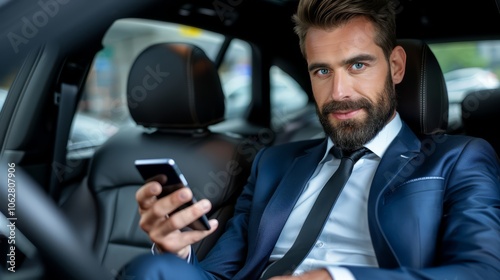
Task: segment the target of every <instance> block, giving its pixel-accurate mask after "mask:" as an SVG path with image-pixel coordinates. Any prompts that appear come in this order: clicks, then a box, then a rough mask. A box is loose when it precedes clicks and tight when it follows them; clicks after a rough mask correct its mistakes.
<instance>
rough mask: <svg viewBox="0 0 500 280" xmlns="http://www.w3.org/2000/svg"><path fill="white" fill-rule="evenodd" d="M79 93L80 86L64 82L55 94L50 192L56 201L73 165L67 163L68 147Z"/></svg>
mask: <svg viewBox="0 0 500 280" xmlns="http://www.w3.org/2000/svg"><path fill="white" fill-rule="evenodd" d="M77 94H78V87H77V86H76V85H71V84H67V83H62V84H61V92H60V93H59V92H56V93H55V95H54V103H55V104H56V106H58V107H59V110H58V114H57V127H56V135H55V142H54V157H53V161H52V165H51V166H52V172H51V178H50V185H49V193H50V195H51V197H52V198H54V199H55V200H56V201H57V199H59V184H60V183H61V182H62V181H63V180H64V174H65V173H66V172H68V171H70V170H71V167H70V166H68V165H67V163H66V152H67V151H66V148H67V145H68V138H69V133H70V130H71V123H72V120H73V115H74V113H75V110H76V101H77Z"/></svg>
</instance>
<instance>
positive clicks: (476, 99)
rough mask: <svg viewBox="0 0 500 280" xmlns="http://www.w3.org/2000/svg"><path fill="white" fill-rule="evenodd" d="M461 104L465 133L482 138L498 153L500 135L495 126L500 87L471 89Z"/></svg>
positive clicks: (497, 116) (499, 116) (499, 152)
mask: <svg viewBox="0 0 500 280" xmlns="http://www.w3.org/2000/svg"><path fill="white" fill-rule="evenodd" d="M461 105H462V106H461V107H462V125H463V128H464V132H465V134H467V135H470V136H475V137H479V138H483V139H484V140H486V141H488V142H489V143H490V144H491V145H492V146H493V148H494V149H495V151H496V153H497V155H500V136H499V135H498V131H497V129H496V128H495V127H497V126H496V125H495V122H496V121H498V120H499V119H500V88H496V89H482V90H476V91H471V92H469V93H468V94H467V95H466V96H465V98H464V99H463V100H462V104H461Z"/></svg>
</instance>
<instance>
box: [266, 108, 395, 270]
mask: <svg viewBox="0 0 500 280" xmlns="http://www.w3.org/2000/svg"><path fill="white" fill-rule="evenodd" d="M401 126H402V124H401V119H400V117H399V115H398V114H396V116H395V118H394V119H393V120H392V121H391V122H390V123H389V124H388V125H386V126H385V127H384V128H383V129H382V130H381V131H380V133H379V134H377V136H376V137H375V138H374V139H373V140H371V141H370V142H369V143H367V144H366V145H365V147H367V148H369V149H370V150H371V151H372V152H373V153H372V154H368V155H366V156H364V157H363V158H361V159H360V160H359V161H358V162H356V164H355V165H354V168H353V171H352V174H351V176H350V178H349V180H348V181H347V183H346V185H345V187H344V189H343V190H342V192H341V194H340V195H339V197H338V199H337V202H336V204H335V206H334V208H333V210H332V212H331V214H330V217H329V219H328V222H327V223H326V225H325V227H324V228H323V231H322V233H321V234H320V236H319V238H318V240H317V241H316V245H315V246H314V247H313V248H312V249H311V251H310V253H309V255H308V256H307V257H306V259H305V260H304V261H303V262H302V263H301V264H300V265H299V267H298V268H297V269H296V270H295V272H294V275H298V274H301V273H303V272H304V271H309V270H313V269H319V268H327V269H328V271H329V272H330V274H331V275H332V277H333V278H334V279H343V280H344V279H354V277H353V275H352V274H351V273H350V271H349V270H348V269H346V268H342V267H339V266H341V265H358V266H371V267H378V263H377V258H376V256H375V252H374V250H373V245H372V242H371V238H370V232H369V229H368V212H367V204H368V194H369V192H370V186H371V183H372V180H373V176H374V175H375V171H376V170H377V167H378V165H379V163H380V159H381V158H382V156H383V155H384V153H385V151H386V149H387V148H388V146H389V144H390V143H391V142H392V140H394V138H395V137H396V135H397V134H398V133H399V131H400V129H401ZM332 146H333V143H332V141H331V140H330V139H329V140H328V147H327V151H326V152H325V155H324V157H323V159H322V160H321V161H320V163H319V164H318V166H317V167H316V170H315V172H314V173H313V175H312V177H311V178H310V180H309V182H308V183H307V185H306V187H305V189H304V191H303V193H302V194H301V195H300V197H299V199H298V201H297V203H296V205H295V206H294V208H293V210H292V213H291V214H290V216H289V217H288V220H287V222H286V224H285V226H284V228H283V231H282V232H281V235H280V237H279V238H278V241H277V243H276V245H275V247H274V250H273V251H272V253H271V257H270V261H275V260H278V259H280V258H281V257H283V255H284V254H285V253H286V252H287V251H288V249H290V247H291V246H292V244H293V243H294V241H295V239H296V238H297V235H298V233H299V231H300V228H301V226H302V224H303V223H304V221H305V219H306V217H307V214H308V213H309V211H310V210H311V208H312V206H313V204H314V202H315V200H316V197H317V196H318V194H319V192H320V191H321V189H322V188H323V186H324V185H325V184H326V182H327V181H328V179H329V178H330V177H331V176H332V174H333V173H334V172H335V171H336V170H337V168H338V166H339V164H340V159H337V158H335V157H333V155H331V153H329V152H328V151H330V148H331V147H332Z"/></svg>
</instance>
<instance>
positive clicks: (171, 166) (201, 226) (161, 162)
mask: <svg viewBox="0 0 500 280" xmlns="http://www.w3.org/2000/svg"><path fill="white" fill-rule="evenodd" d="M134 164H135V167H136V168H137V170H138V171H139V173H140V174H141V176H142V178H143V179H144V180H145V182H149V181H159V180H158V176H161V175H166V176H167V181H166V183H164V184H162V188H163V189H162V192H161V193H160V194H159V195H158V196H157V197H158V198H162V197H164V196H166V195H168V194H171V193H172V192H174V191H176V190H178V189H180V188H189V185H188V182H187V180H186V178H185V177H184V175H183V174H182V172H181V170H180V169H179V167H178V166H177V164H176V163H175V161H174V160H173V159H171V158H158V159H138V160H136V161H135V162H134ZM160 183H161V182H160ZM195 202H196V199H195V198H194V197H193V199H192V200H191V201H189V202H186V203H185V204H184V205H182V206H181V207H179V208H177V209H176V210H175V211H174V212H172V214H173V213H175V212H177V211H179V210H182V209H184V208H186V207H188V206H190V205H193V203H195ZM189 227H190V228H191V229H195V230H209V229H210V224H209V223H208V218H207V217H206V215H203V216H201V217H200V218H199V219H198V220H196V221H194V222H193V223H191V224H190V225H189Z"/></svg>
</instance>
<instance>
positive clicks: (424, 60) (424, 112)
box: [396, 39, 448, 134]
mask: <svg viewBox="0 0 500 280" xmlns="http://www.w3.org/2000/svg"><path fill="white" fill-rule="evenodd" d="M398 44H400V45H401V46H402V47H403V48H404V49H405V52H406V72H405V76H404V79H403V81H402V82H401V83H400V84H398V85H396V91H397V94H398V112H399V113H400V115H401V118H402V119H403V120H404V121H405V122H406V123H407V124H408V125H409V126H410V128H411V129H412V130H413V132H415V133H417V134H431V133H435V132H438V131H445V130H446V129H447V126H448V93H447V90H446V83H445V80H444V76H443V72H442V71H441V67H440V66H439V63H438V61H437V59H436V57H435V56H434V54H433V53H432V51H431V49H430V48H429V46H428V45H427V44H426V43H425V42H423V41H420V40H414V39H401V40H398Z"/></svg>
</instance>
